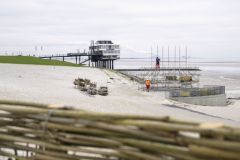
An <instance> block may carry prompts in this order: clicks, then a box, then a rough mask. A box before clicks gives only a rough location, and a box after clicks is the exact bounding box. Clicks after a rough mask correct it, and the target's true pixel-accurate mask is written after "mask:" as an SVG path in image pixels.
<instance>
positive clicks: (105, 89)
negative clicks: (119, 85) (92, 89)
mask: <svg viewBox="0 0 240 160" xmlns="http://www.w3.org/2000/svg"><path fill="white" fill-rule="evenodd" d="M98 94H99V95H102V96H107V95H108V87H104V86H101V87H100V88H99V89H98Z"/></svg>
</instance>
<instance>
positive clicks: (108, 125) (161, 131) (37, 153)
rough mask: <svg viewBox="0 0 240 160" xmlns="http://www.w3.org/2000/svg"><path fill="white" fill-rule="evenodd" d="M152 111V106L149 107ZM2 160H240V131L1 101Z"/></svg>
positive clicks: (183, 122) (212, 125) (189, 123)
mask: <svg viewBox="0 0 240 160" xmlns="http://www.w3.org/2000/svg"><path fill="white" fill-rule="evenodd" d="M146 107H147V106H146ZM0 114H1V115H0V142H1V143H0V159H3V160H5V159H9V158H14V159H18V160H30V159H34V160H42V159H44V160H56V159H57V160H79V159H84V160H159V159H163V160H170V159H171V160H183V159H184V160H217V159H221V160H228V159H231V160H239V157H240V129H239V128H233V127H228V126H224V125H222V124H218V123H217V124H212V123H207V124H206V123H205V124H204V123H201V124H200V123H195V122H188V121H181V120H176V119H173V118H171V117H168V116H164V117H149V116H136V115H116V114H103V113H93V112H86V111H83V110H76V109H72V108H69V107H61V106H54V105H44V104H35V103H25V102H12V101H0Z"/></svg>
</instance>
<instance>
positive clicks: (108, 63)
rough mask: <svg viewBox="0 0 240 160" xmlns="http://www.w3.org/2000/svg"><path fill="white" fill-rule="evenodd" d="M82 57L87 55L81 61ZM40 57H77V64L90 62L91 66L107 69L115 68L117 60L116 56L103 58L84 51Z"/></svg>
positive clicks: (64, 58) (63, 59) (63, 58)
mask: <svg viewBox="0 0 240 160" xmlns="http://www.w3.org/2000/svg"><path fill="white" fill-rule="evenodd" d="M82 57H86V58H87V59H85V60H83V61H81V59H82ZM39 58H42V59H50V60H51V59H54V58H61V59H62V61H65V60H66V59H68V58H75V63H76V64H83V63H86V62H88V66H89V67H91V66H92V67H96V68H107V69H114V61H115V60H117V59H116V58H108V59H101V55H99V54H89V53H86V52H83V53H68V54H65V55H47V56H40V57H39Z"/></svg>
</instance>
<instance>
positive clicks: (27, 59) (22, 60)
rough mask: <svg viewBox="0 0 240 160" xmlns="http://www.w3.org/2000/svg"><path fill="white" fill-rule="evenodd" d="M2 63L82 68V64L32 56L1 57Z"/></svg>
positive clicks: (0, 61)
mask: <svg viewBox="0 0 240 160" xmlns="http://www.w3.org/2000/svg"><path fill="white" fill-rule="evenodd" d="M0 63H11V64H35V65H52V66H73V67H80V66H82V65H80V64H74V63H70V62H63V61H58V60H48V59H41V58H37V57H31V56H0Z"/></svg>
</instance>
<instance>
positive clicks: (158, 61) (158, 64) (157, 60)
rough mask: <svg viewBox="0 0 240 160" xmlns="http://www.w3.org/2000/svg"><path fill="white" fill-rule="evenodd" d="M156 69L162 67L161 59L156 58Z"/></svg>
mask: <svg viewBox="0 0 240 160" xmlns="http://www.w3.org/2000/svg"><path fill="white" fill-rule="evenodd" d="M156 69H160V59H159V58H158V57H157V58H156Z"/></svg>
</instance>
